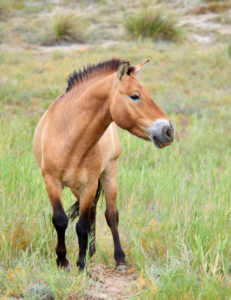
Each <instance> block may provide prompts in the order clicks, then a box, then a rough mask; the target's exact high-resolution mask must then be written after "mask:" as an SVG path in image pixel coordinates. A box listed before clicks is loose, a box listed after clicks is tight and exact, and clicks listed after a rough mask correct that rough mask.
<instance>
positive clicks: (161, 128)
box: [149, 120, 174, 148]
mask: <svg viewBox="0 0 231 300" xmlns="http://www.w3.org/2000/svg"><path fill="white" fill-rule="evenodd" d="M161 121H162V122H161ZM155 123H157V124H155ZM155 123H154V124H153V125H152V127H151V128H150V129H149V133H150V135H151V136H150V139H151V140H152V141H153V144H154V145H155V146H156V147H157V148H164V147H167V146H169V145H171V144H172V142H173V140H174V127H173V125H172V123H171V122H170V121H169V122H168V121H167V120H158V121H156V122H155Z"/></svg>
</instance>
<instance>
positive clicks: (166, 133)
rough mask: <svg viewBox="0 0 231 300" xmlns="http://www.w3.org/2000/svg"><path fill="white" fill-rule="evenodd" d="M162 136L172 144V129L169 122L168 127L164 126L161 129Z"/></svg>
mask: <svg viewBox="0 0 231 300" xmlns="http://www.w3.org/2000/svg"><path fill="white" fill-rule="evenodd" d="M162 133H163V136H164V137H165V138H166V140H167V141H168V142H173V139H174V128H173V126H172V123H171V122H169V125H166V126H164V127H163V129H162Z"/></svg>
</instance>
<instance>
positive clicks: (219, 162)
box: [0, 41, 231, 300]
mask: <svg viewBox="0 0 231 300" xmlns="http://www.w3.org/2000/svg"><path fill="white" fill-rule="evenodd" d="M111 57H121V58H124V59H127V60H129V61H131V62H132V63H140V62H142V61H143V60H144V59H150V60H151V63H150V65H149V66H148V67H147V68H146V69H145V70H144V71H143V72H142V73H141V74H140V76H139V78H140V81H141V82H142V83H143V84H144V85H145V87H146V88H147V89H148V90H149V91H150V94H151V95H152V96H153V98H154V99H155V100H156V102H157V103H158V105H159V106H160V107H161V108H162V109H163V110H164V111H165V112H166V113H167V114H168V115H169V117H170V118H171V120H172V123H173V124H174V126H175V130H176V138H175V141H174V143H173V144H172V145H171V146H170V147H167V148H165V149H162V150H158V149H156V148H154V146H153V145H152V144H151V143H148V142H144V141H142V140H140V139H138V138H136V137H134V136H132V135H130V134H129V133H127V132H125V131H123V130H119V135H120V140H121V144H122V154H121V157H120V159H119V169H118V184H119V195H118V209H119V212H120V226H119V230H120V234H121V240H122V245H123V248H124V250H125V253H126V261H127V263H128V266H129V268H133V267H135V268H137V269H138V271H139V278H138V280H137V282H136V287H134V290H133V292H134V293H133V294H132V295H131V297H133V298H134V299H138V296H135V295H136V294H137V293H138V294H139V295H140V296H139V297H140V299H182V300H183V299H209V300H210V299H219V297H220V299H229V297H230V295H231V284H230V282H231V275H230V273H231V250H230V238H231V208H230V181H231V164H230V159H231V150H230V149H231V147H230V146H231V136H230V127H231V121H230V114H231V105H230V101H231V100H230V94H231V88H230V76H231V71H230V67H229V66H230V58H229V56H228V53H227V45H225V44H224V45H217V46H214V47H213V48H210V49H209V51H208V49H206V50H205V51H203V50H200V51H198V50H197V48H196V47H195V46H192V45H174V44H170V45H169V44H165V43H158V44H156V45H155V46H154V47H153V44H152V43H151V42H148V41H146V42H142V43H140V44H139V43H123V42H121V43H120V44H119V45H118V46H113V47H110V48H108V49H106V48H101V47H94V49H92V50H91V49H89V50H87V51H84V52H73V53H70V54H69V55H67V56H64V55H57V52H56V53H55V54H50V55H46V56H44V55H43V54H41V55H40V54H39V53H34V52H31V51H29V50H24V51H20V52H16V51H13V50H11V51H3V50H0V59H1V62H2V63H1V65H0V86H1V88H0V100H1V101H0V115H1V121H0V158H1V159H0V192H1V201H0V218H1V228H0V240H1V241H0V243H1V247H0V290H1V291H0V294H2V295H4V296H15V297H20V296H24V297H26V299H30V297H32V296H33V295H32V294H33V293H35V294H36V295H38V297H40V298H41V297H42V295H43V294H44V293H45V292H44V291H49V292H50V293H53V294H54V295H55V299H65V298H66V297H67V296H68V295H70V294H72V293H73V292H74V291H77V292H76V294H78V295H81V294H83V293H84V291H85V290H86V288H87V287H88V285H89V284H90V281H89V279H88V277H87V276H86V274H79V273H78V271H77V268H76V266H75V263H76V260H77V253H78V251H77V238H76V234H75V224H69V227H68V231H67V238H66V240H67V248H68V259H69V260H70V263H71V267H72V273H71V274H70V275H69V274H67V273H66V272H62V271H58V270H57V269H56V264H55V245H56V234H55V231H54V228H53V225H52V223H51V214H52V209H51V205H50V203H49V199H48V196H47V193H46V190H45V185H44V182H43V179H42V176H41V173H40V170H39V169H38V167H37V165H36V163H35V160H34V157H33V153H32V138H33V132H34V129H35V126H36V124H37V122H38V120H39V118H40V117H41V115H42V113H43V112H44V111H45V110H46V109H47V107H48V106H49V104H50V103H51V101H53V100H54V99H55V98H56V97H57V96H58V95H59V94H61V93H63V92H64V91H65V87H66V82H65V78H66V77H67V76H68V73H70V72H72V70H73V69H75V68H76V69H77V68H78V67H80V66H83V65H86V64H87V63H93V62H96V61H102V60H105V59H107V58H111ZM73 201H74V199H73V197H72V195H71V193H70V192H69V191H68V189H65V190H64V192H63V203H64V207H65V209H67V208H68V207H69V206H70V205H71V204H72V202H73ZM104 211H105V200H104V199H101V201H100V205H99V208H98V222H97V235H96V236H97V253H96V255H95V256H94V258H93V262H95V263H96V264H97V263H104V264H105V265H106V266H107V267H108V268H113V267H114V265H115V261H114V258H113V242H112V236H111V233H110V230H109V228H108V227H107V225H106V222H105V218H104ZM144 285H145V286H146V288H145V289H143V286H144ZM39 295H40V296H39ZM80 299H81V298H80Z"/></svg>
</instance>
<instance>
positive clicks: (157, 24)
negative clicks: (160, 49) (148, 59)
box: [124, 8, 183, 42]
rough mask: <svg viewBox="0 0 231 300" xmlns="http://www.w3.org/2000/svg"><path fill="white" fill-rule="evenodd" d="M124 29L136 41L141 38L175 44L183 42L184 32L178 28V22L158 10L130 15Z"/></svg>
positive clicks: (147, 9)
mask: <svg viewBox="0 0 231 300" xmlns="http://www.w3.org/2000/svg"><path fill="white" fill-rule="evenodd" d="M124 28H125V30H126V31H127V33H128V34H129V35H130V36H131V37H132V38H133V39H134V40H137V39H138V38H139V37H144V38H151V39H153V40H170V41H174V42H180V41H182V40H183V31H182V28H180V27H179V26H177V21H176V20H175V19H173V17H172V16H170V15H164V14H163V12H162V11H160V10H156V9H150V8H143V9H142V10H140V11H136V12H135V13H131V14H129V15H128V16H127V18H125V21H124Z"/></svg>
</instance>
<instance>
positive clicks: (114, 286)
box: [85, 264, 137, 300]
mask: <svg viewBox="0 0 231 300" xmlns="http://www.w3.org/2000/svg"><path fill="white" fill-rule="evenodd" d="M89 275H90V277H91V278H92V279H93V285H92V287H91V288H90V289H89V290H88V291H87V295H86V297H85V299H86V300H88V299H94V300H101V299H107V300H109V299H110V300H112V299H113V300H117V299H120V300H121V299H129V298H130V295H131V288H132V285H134V284H135V280H136V278H137V270H136V269H130V270H127V271H123V272H119V271H116V270H113V269H106V268H105V266H104V265H102V264H99V265H97V266H95V265H94V264H91V266H90V268H89Z"/></svg>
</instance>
